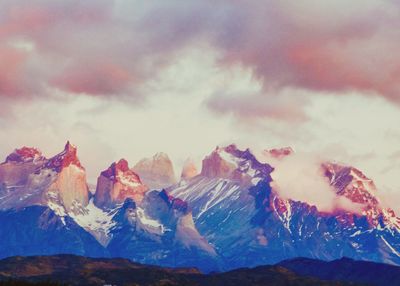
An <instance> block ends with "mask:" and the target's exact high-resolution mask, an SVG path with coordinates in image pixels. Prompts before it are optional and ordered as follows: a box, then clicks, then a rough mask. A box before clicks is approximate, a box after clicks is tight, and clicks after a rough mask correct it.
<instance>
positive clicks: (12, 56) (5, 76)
mask: <svg viewBox="0 0 400 286" xmlns="http://www.w3.org/2000/svg"><path fill="white" fill-rule="evenodd" d="M25 61H26V54H25V53H23V52H20V51H17V50H15V49H12V48H6V47H1V46H0V97H4V96H19V95H20V94H21V92H23V88H24V86H23V85H21V84H20V83H21V82H23V81H24V79H23V73H24V65H25Z"/></svg>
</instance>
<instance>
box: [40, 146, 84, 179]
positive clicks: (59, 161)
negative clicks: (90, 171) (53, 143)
mask: <svg viewBox="0 0 400 286" xmlns="http://www.w3.org/2000/svg"><path fill="white" fill-rule="evenodd" d="M70 165H74V166H76V167H78V168H79V169H82V170H84V167H83V166H82V164H81V162H80V160H79V158H78V148H77V147H76V146H75V145H73V144H71V143H70V142H69V141H67V143H66V144H65V147H64V150H63V151H62V152H61V153H59V154H57V155H55V156H54V157H52V158H50V159H49V161H48V162H47V163H46V165H45V167H46V168H48V169H53V170H54V171H56V172H61V170H62V169H63V168H66V167H68V166H70Z"/></svg>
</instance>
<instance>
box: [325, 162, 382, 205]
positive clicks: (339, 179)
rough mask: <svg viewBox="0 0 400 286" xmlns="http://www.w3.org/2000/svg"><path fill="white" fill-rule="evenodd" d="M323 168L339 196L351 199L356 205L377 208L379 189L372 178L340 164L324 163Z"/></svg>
mask: <svg viewBox="0 0 400 286" xmlns="http://www.w3.org/2000/svg"><path fill="white" fill-rule="evenodd" d="M322 168H323V170H324V172H325V176H326V177H327V178H328V179H329V181H330V184H331V185H332V186H333V187H334V188H335V190H336V192H337V194H338V195H342V196H345V197H347V198H348V199H350V200H351V201H352V202H354V203H359V204H366V205H370V206H377V205H378V204H379V200H378V198H377V197H376V192H377V188H376V186H375V184H374V182H373V180H371V179H370V178H368V177H367V176H366V175H364V174H363V173H362V172H361V171H360V170H358V169H356V168H354V167H351V166H346V165H343V164H338V163H329V162H327V163H323V164H322Z"/></svg>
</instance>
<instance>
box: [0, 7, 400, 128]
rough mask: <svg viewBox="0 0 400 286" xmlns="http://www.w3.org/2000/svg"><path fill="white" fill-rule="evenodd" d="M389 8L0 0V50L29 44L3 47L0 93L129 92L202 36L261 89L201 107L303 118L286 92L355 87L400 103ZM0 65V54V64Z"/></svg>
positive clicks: (399, 43)
mask: <svg viewBox="0 0 400 286" xmlns="http://www.w3.org/2000/svg"><path fill="white" fill-rule="evenodd" d="M399 12H400V6H399V5H398V4H396V3H395V2H394V1H390V0H383V1H382V0H379V1H378V0H365V1H361V0H355V1H352V2H351V3H348V2H345V1H342V0H337V1H333V0H328V1H327V2H324V3H322V2H321V3H320V2H318V1H317V2H316V1H304V2H301V4H299V2H293V1H288V0H283V1H278V0H261V1H260V0H257V1H256V0H249V1H226V0H219V1H209V0H205V1H201V2H199V1H186V2H185V4H184V5H183V4H182V3H181V2H180V1H174V0H170V1H168V2H163V3H161V2H153V3H150V2H148V3H147V2H146V3H141V2H140V1H139V2H136V1H132V2H129V1H126V2H124V1H106V0H96V1H94V0H88V1H84V2H83V1H78V0H73V1H63V2H60V1H50V0H32V1H30V2H29V3H24V2H21V1H11V0H5V1H2V2H1V4H0V22H1V25H0V40H1V44H0V47H1V49H2V50H4V49H9V48H10V47H9V44H10V42H13V41H16V40H23V41H28V42H30V43H32V44H33V46H34V47H35V49H34V50H33V51H30V52H29V55H26V56H25V57H26V58H25V59H23V56H21V59H20V61H18V60H17V58H16V57H17V56H16V55H14V56H12V55H10V58H11V59H13V58H14V60H15V69H14V70H12V71H10V72H9V75H8V76H7V78H5V76H4V75H3V76H2V88H3V90H2V94H3V95H2V96H3V97H4V96H7V97H9V98H10V97H12V96H13V93H15V92H16V91H17V90H15V88H17V87H18V91H19V94H20V95H21V96H22V95H25V96H27V97H33V96H34V97H43V96H52V95H51V94H48V92H47V90H46V89H47V88H48V87H54V88H57V89H61V90H64V91H67V92H71V93H84V94H87V95H103V96H115V95H126V94H129V95H130V96H131V97H135V96H137V94H138V93H137V92H136V89H137V88H140V86H141V85H142V84H145V83H146V82H147V81H149V80H153V79H155V78H157V75H158V73H159V72H160V71H161V70H162V69H163V68H164V67H166V66H168V65H170V64H171V63H174V62H175V60H176V58H178V57H179V56H180V55H181V52H182V51H183V49H186V48H193V47H196V46H197V45H198V43H207V44H208V45H209V46H210V48H211V49H213V50H215V51H216V52H217V53H218V55H219V58H218V61H217V62H216V64H217V65H218V66H219V67H220V68H227V69H230V68H231V67H232V66H236V65H240V66H244V67H245V68H246V69H250V70H251V71H252V73H253V75H254V76H255V78H256V79H257V80H259V81H260V82H261V83H262V85H263V89H262V90H261V91H260V95H257V96H254V94H249V95H248V97H247V100H248V101H251V100H252V99H254V98H256V100H257V102H258V103H259V104H257V105H255V104H254V103H251V102H250V103H247V104H243V103H244V102H245V101H246V97H245V96H244V97H243V98H242V99H239V98H238V96H237V95H236V94H232V95H229V94H228V93H227V92H226V93H225V97H217V98H212V99H210V101H209V103H208V106H209V107H210V108H211V109H213V110H214V111H216V112H219V113H233V114H234V115H235V116H237V117H242V118H244V117H246V116H247V117H248V118H256V117H259V118H265V117H272V118H275V119H277V118H281V119H282V120H291V121H293V120H294V118H297V119H298V118H300V119H304V118H306V114H305V113H306V111H305V110H304V107H305V106H306V105H305V104H304V97H302V98H301V99H298V95H295V94H294V95H292V96H290V95H287V94H286V95H282V92H281V91H282V90H286V89H291V90H302V91H307V92H309V93H310V94H314V95H316V94H318V95H320V96H321V91H322V92H324V91H327V92H330V93H334V94H338V95H339V94H343V93H346V92H347V91H357V92H360V93H362V94H365V95H366V96H382V97H384V98H386V99H387V100H390V101H392V102H395V103H400V96H399V93H400V81H399V78H400V60H399V59H398V57H397V53H398V50H399V49H400V40H399V39H400V31H399V29H398V27H399V24H400V21H399V19H398V16H397V15H398V13H399ZM16 53H19V52H16ZM3 57H4V56H3ZM104 59H106V61H105V60H104ZM23 60H25V62H22V61H23ZM104 62H105V63H104ZM8 64H10V63H5V61H4V60H3V62H2V63H0V66H5V65H8ZM12 66H13V65H12ZM11 72H12V74H11ZM27 74H28V75H29V76H26V75H27ZM32 86H34V87H35V88H32ZM5 94H7V95H5ZM216 94H217V93H216ZM144 96H150V94H148V95H144ZM290 99H291V100H290ZM222 101H224V102H226V104H225V106H224V107H223V105H224V104H223V103H222ZM299 101H300V102H302V104H299ZM228 109H230V111H229V110H228Z"/></svg>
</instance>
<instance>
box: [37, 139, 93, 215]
mask: <svg viewBox="0 0 400 286" xmlns="http://www.w3.org/2000/svg"><path fill="white" fill-rule="evenodd" d="M49 171H50V172H53V174H54V176H55V180H54V181H53V183H52V184H51V185H50V186H49V188H48V189H47V190H46V197H47V200H49V201H52V200H53V199H56V201H57V203H61V204H62V205H63V206H64V208H65V210H66V211H67V212H69V211H73V212H79V211H81V209H82V207H85V206H86V205H87V204H88V203H89V188H88V186H87V182H86V171H85V169H84V168H83V167H82V165H81V163H80V161H79V159H78V156H77V148H76V147H75V146H74V145H72V144H71V143H70V142H67V144H66V145H65V148H64V151H63V152H61V153H59V154H57V155H56V156H54V157H52V158H50V159H49V160H48V162H47V163H46V164H45V166H44V168H43V169H41V170H40V171H39V175H41V174H42V173H47V172H49Z"/></svg>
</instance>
